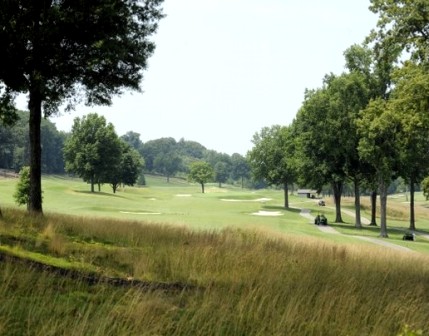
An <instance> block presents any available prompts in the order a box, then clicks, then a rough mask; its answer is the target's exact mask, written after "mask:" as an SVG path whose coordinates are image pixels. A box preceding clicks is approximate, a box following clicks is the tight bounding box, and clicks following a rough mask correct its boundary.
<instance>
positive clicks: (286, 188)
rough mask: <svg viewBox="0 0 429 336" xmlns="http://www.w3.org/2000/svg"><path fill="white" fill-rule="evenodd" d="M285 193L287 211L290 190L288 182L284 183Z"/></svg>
mask: <svg viewBox="0 0 429 336" xmlns="http://www.w3.org/2000/svg"><path fill="white" fill-rule="evenodd" d="M283 191H284V198H285V209H289V188H288V183H287V182H285V183H283Z"/></svg>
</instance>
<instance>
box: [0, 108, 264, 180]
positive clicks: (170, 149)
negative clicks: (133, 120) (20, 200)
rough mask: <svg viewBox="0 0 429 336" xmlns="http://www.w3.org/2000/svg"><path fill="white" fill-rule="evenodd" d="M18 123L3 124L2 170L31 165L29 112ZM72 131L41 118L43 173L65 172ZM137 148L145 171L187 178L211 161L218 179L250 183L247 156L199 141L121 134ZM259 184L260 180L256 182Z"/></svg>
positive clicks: (0, 137) (0, 130)
mask: <svg viewBox="0 0 429 336" xmlns="http://www.w3.org/2000/svg"><path fill="white" fill-rule="evenodd" d="M18 114H19V120H18V122H17V123H16V124H15V125H14V126H12V127H8V126H3V125H0V169H10V170H13V171H15V172H19V171H20V169H21V168H22V167H23V166H27V165H29V160H30V156H29V136H28V118H29V114H28V113H27V112H23V111H20V112H18ZM70 135H71V133H67V132H63V131H59V130H58V129H57V127H56V125H55V124H54V123H52V122H50V121H49V120H46V119H44V120H42V127H41V145H42V172H43V173H44V174H63V173H65V162H64V144H65V143H66V141H67V139H68V138H69V137H70ZM120 138H121V139H122V140H124V141H125V142H127V143H128V144H129V145H130V146H131V147H132V148H134V149H136V150H137V151H138V152H139V153H140V155H141V156H142V158H143V159H144V162H145V165H144V172H145V173H153V174H160V175H163V176H165V177H166V178H167V179H169V178H170V177H173V176H179V177H186V176H187V175H188V173H189V166H190V164H191V163H192V162H195V161H205V162H208V163H209V164H210V165H211V166H212V167H213V169H214V172H215V176H214V179H215V181H216V182H219V183H225V182H239V183H240V184H246V185H247V186H250V185H249V184H250V183H253V184H255V183H254V182H250V167H249V165H248V163H247V160H246V158H245V157H244V156H242V155H241V154H238V153H234V154H233V155H228V154H225V153H219V152H217V151H215V150H210V149H207V148H206V147H204V146H203V145H201V144H200V143H198V142H195V141H190V140H185V139H183V138H182V139H180V140H179V141H176V140H175V139H174V138H171V137H169V138H160V139H156V140H150V141H147V142H146V143H143V142H142V141H141V139H140V134H139V133H136V132H133V131H129V132H127V133H126V134H124V135H122V136H121V137H120ZM256 184H257V183H256Z"/></svg>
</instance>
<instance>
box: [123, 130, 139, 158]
mask: <svg viewBox="0 0 429 336" xmlns="http://www.w3.org/2000/svg"><path fill="white" fill-rule="evenodd" d="M121 139H122V140H124V141H125V142H126V143H127V144H129V145H130V146H131V147H132V148H134V149H135V150H136V151H138V152H139V153H141V151H142V147H143V142H142V141H141V140H140V133H137V132H133V131H128V132H127V133H125V134H124V135H122V136H121Z"/></svg>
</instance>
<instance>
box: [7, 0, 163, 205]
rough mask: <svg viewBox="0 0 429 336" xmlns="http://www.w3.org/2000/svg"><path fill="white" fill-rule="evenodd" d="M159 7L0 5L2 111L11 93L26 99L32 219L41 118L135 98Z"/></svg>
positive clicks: (156, 2) (116, 2) (104, 1)
mask: <svg viewBox="0 0 429 336" xmlns="http://www.w3.org/2000/svg"><path fill="white" fill-rule="evenodd" d="M161 3H162V0H144V1H139V0H130V1H120V0H100V1H65V0H59V1H24V0H17V1H2V2H1V8H2V9H1V11H0V50H2V52H1V53H0V64H2V67H1V68H0V85H2V86H3V87H4V89H3V90H2V95H1V99H0V102H1V103H0V106H9V107H10V106H13V104H14V101H13V98H14V96H15V95H16V94H17V93H28V97H29V99H28V108H29V110H30V119H29V136H30V201H29V210H30V211H31V212H37V213H42V188H41V145H40V143H41V142H40V141H41V139H40V123H41V118H42V110H43V113H44V116H45V117H47V116H50V115H52V114H53V113H55V112H57V111H58V107H59V106H60V105H61V104H62V103H64V102H66V103H67V108H72V107H73V105H74V104H75V103H76V100H77V99H78V98H79V97H81V96H83V95H85V96H86V103H87V104H89V105H96V104H102V105H109V104H110V103H111V98H112V96H113V95H116V94H120V93H121V92H122V90H123V89H124V88H130V89H133V90H138V89H139V84H140V82H141V80H142V70H143V69H145V68H146V66H147V59H148V58H149V57H150V56H151V55H152V53H153V51H154V43H153V42H152V41H151V40H149V36H151V35H152V34H153V33H154V32H155V31H156V28H157V22H158V21H159V19H160V18H161V17H162V13H161V10H160V4H161ZM7 115H9V114H6V116H7ZM2 118H5V114H3V113H2Z"/></svg>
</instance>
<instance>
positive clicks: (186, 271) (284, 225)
mask: <svg viewBox="0 0 429 336" xmlns="http://www.w3.org/2000/svg"><path fill="white" fill-rule="evenodd" d="M149 183H150V187H148V188H142V189H134V188H127V189H126V190H125V191H124V192H121V193H118V194H117V195H111V194H110V190H108V189H107V187H106V186H105V187H104V190H105V191H106V193H105V194H96V195H91V194H90V193H87V191H86V189H87V186H86V185H85V184H83V183H81V182H80V181H77V180H74V181H64V180H62V179H61V178H47V179H45V180H44V188H45V193H44V197H45V199H44V200H45V211H46V212H47V213H48V215H47V216H45V217H43V218H31V217H27V216H26V215H25V213H24V212H21V211H16V210H13V209H12V207H13V201H12V197H11V194H12V193H13V183H12V182H11V181H6V182H5V181H4V180H3V181H1V180H0V195H1V201H2V203H1V204H3V205H7V206H9V207H10V209H7V208H6V209H5V210H4V219H3V220H1V221H0V252H2V253H1V254H0V256H2V255H5V254H6V255H18V256H21V257H24V258H27V259H32V260H36V261H42V262H45V263H49V264H52V265H60V266H62V267H64V268H70V269H80V270H82V272H84V273H87V272H92V273H96V274H100V275H104V276H115V277H117V276H119V277H123V278H126V277H132V278H134V279H138V280H144V281H153V282H162V283H167V284H168V283H172V282H173V283H174V282H180V283H183V284H190V285H193V286H197V288H199V289H191V290H185V291H159V290H154V291H141V290H139V289H138V288H132V287H131V288H122V287H114V286H111V285H109V284H106V283H99V284H95V285H89V284H88V283H87V282H86V281H85V279H84V278H83V277H82V278H81V279H74V280H71V279H69V278H67V277H59V276H56V275H53V274H52V273H50V272H49V271H48V270H45V271H43V270H41V269H40V268H38V267H33V266H32V267H30V268H29V267H28V265H27V264H19V263H18V264H17V263H16V262H14V261H11V260H8V259H7V258H6V259H4V260H3V261H2V263H1V266H2V267H1V268H0V295H1V297H2V305H0V333H1V334H5V335H18V334H19V335H22V334H31V335H33V334H34V335H38V334H40V335H42V334H43V335H58V334H66V335H68V334H74V335H142V334H143V335H144V334H147V335H154V334H158V335H170V334H175V335H191V334H192V335H216V334H217V335H268V334H269V335H284V334H304V335H305V334H313V335H314V334H316V335H317V334H320V335H395V334H398V333H399V332H400V331H401V330H403V329H404V328H405V325H407V324H408V325H410V328H411V329H414V330H418V329H421V330H422V332H424V334H427V333H429V326H428V325H427V316H429V306H428V304H427V302H428V300H429V296H428V295H429V266H428V265H429V263H428V257H427V256H425V255H424V254H418V253H416V254H413V253H400V252H395V251H391V250H388V249H385V248H381V247H376V246H373V245H371V244H366V243H362V242H361V241H359V240H357V239H355V238H352V237H347V236H340V235H328V234H324V233H321V232H320V231H319V230H318V228H317V227H316V226H314V225H310V224H309V223H308V220H307V219H305V218H303V217H301V216H299V214H298V213H297V211H284V210H282V209H281V207H280V205H281V204H282V199H281V195H282V194H281V192H279V191H262V192H257V193H249V192H248V191H242V190H240V189H234V188H230V189H227V190H226V189H223V188H222V189H221V190H219V189H218V188H216V187H214V186H209V187H208V188H207V189H208V191H210V192H208V193H207V194H205V195H202V194H200V189H199V187H198V186H190V185H187V184H183V183H179V181H175V183H172V184H170V185H165V183H163V181H162V180H158V179H155V180H152V179H150V180H149ZM179 194H182V195H184V194H186V195H191V196H177V195H179ZM263 197H264V198H272V200H271V201H266V202H265V203H260V202H225V201H222V200H221V199H225V198H229V199H241V200H242V201H243V200H250V199H257V198H263ZM291 201H292V202H294V203H295V204H296V205H298V203H299V202H303V200H302V199H298V198H293V197H292V200H291ZM392 202H397V203H395V205H396V206H395V211H396V212H395V213H394V214H395V216H394V217H392V219H391V220H392V222H393V223H394V225H397V226H400V227H406V226H407V223H406V221H404V220H403V219H400V216H399V215H400V214H403V211H402V210H401V211H400V210H399V209H400V208H399V206H400V205H401V204H402V203H401V200H400V199H396V200H392ZM347 203H348V202H347V200H346V201H345V206H347ZM304 204H305V206H306V207H308V208H312V209H314V211H324V212H326V214H327V215H328V218H332V210H331V209H330V208H329V206H330V205H331V204H329V202H328V206H327V207H325V208H323V209H322V208H319V207H317V206H316V205H314V204H313V203H312V202H310V203H304ZM259 210H265V211H281V212H282V213H283V216H281V217H258V216H252V215H250V213H252V212H255V211H259ZM120 211H129V212H160V213H161V215H136V214H134V215H133V214H124V213H121V212H120ZM54 212H55V213H56V212H58V213H70V214H76V213H78V214H79V215H82V216H85V217H69V216H64V215H56V214H55V215H54V214H53V213H54ZM424 214H425V212H422V215H421V216H420V217H419V222H418V226H419V227H421V228H425V225H427V220H426V218H425V215H424ZM97 217H98V219H97ZM107 217H109V219H107ZM115 218H116V219H115ZM345 218H346V217H345ZM118 219H120V220H118ZM125 219H131V220H134V222H127V221H125ZM142 220H144V221H147V220H150V221H153V222H157V223H171V224H172V225H173V226H171V227H169V226H159V225H149V224H147V223H146V224H145V225H143V224H144V223H142ZM349 220H350V223H351V222H352V220H351V219H349ZM350 223H348V224H346V225H338V226H336V227H337V228H338V230H341V231H342V232H344V233H345V234H346V235H348V234H355V233H356V232H355V230H351V229H350V227H351V226H352V225H351V224H350ZM184 226H187V227H190V228H192V229H199V230H196V231H188V230H187V229H184V228H183V227H184ZM225 227H233V228H239V229H240V230H238V231H236V230H235V229H228V230H224V231H220V230H219V229H220V228H225ZM246 228H252V229H255V230H257V231H254V232H253V233H252V232H251V231H250V232H249V231H247V230H245V231H243V230H242V229H246ZM213 231H216V233H214V232H213ZM361 234H367V235H374V237H375V236H376V235H377V232H372V231H370V230H367V229H364V230H363V231H362V232H361ZM320 238H323V239H324V240H322V239H320ZM394 239H396V238H395V237H394ZM333 242H335V244H334V243H333ZM338 243H341V245H339V244H338ZM346 243H347V246H346ZM351 243H353V244H351ZM397 243H399V244H401V243H402V241H400V240H399V239H397ZM408 244H410V246H412V245H413V244H414V246H417V244H421V245H425V244H426V245H427V243H426V242H424V241H422V242H420V241H418V242H415V243H408ZM425 248H426V247H423V248H422V250H425Z"/></svg>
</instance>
